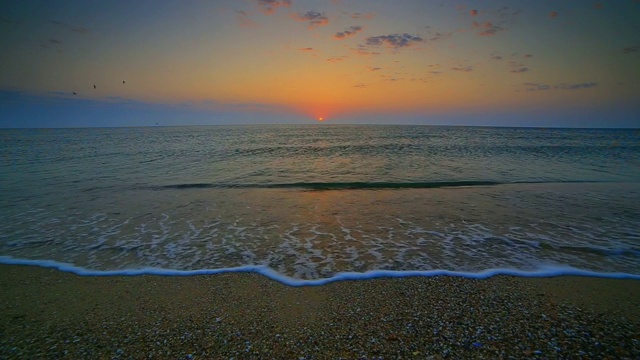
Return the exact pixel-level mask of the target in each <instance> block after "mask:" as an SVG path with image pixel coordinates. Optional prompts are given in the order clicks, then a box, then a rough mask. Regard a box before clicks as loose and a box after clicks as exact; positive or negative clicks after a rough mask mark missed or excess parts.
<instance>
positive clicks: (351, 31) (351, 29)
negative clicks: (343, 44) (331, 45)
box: [333, 26, 362, 40]
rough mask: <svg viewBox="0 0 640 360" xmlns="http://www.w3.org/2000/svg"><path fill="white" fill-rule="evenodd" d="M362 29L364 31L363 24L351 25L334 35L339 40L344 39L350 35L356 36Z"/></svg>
mask: <svg viewBox="0 0 640 360" xmlns="http://www.w3.org/2000/svg"><path fill="white" fill-rule="evenodd" d="M360 31H362V26H350V27H348V28H346V29H344V31H340V32H337V33H336V34H335V35H333V37H334V38H336V39H338V40H342V39H345V38H348V37H350V36H354V35H355V34H357V33H358V32H360Z"/></svg>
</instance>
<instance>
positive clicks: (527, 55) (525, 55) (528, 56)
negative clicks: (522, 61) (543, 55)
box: [522, 54, 533, 58]
mask: <svg viewBox="0 0 640 360" xmlns="http://www.w3.org/2000/svg"><path fill="white" fill-rule="evenodd" d="M522 57H523V58H530V57H533V55H531V54H524V55H522Z"/></svg>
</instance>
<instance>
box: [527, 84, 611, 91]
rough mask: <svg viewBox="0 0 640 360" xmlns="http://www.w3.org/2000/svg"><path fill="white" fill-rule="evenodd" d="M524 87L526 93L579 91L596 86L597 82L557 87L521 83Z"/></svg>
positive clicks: (558, 85) (559, 85)
mask: <svg viewBox="0 0 640 360" xmlns="http://www.w3.org/2000/svg"><path fill="white" fill-rule="evenodd" d="M523 85H524V86H525V87H526V89H525V90H526V91H546V90H579V89H589V88H592V87H596V86H598V83H597V82H587V83H578V84H564V83H562V84H557V85H548V84H540V83H532V82H526V83H523Z"/></svg>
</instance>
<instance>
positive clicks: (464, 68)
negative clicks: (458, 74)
mask: <svg viewBox="0 0 640 360" xmlns="http://www.w3.org/2000/svg"><path fill="white" fill-rule="evenodd" d="M451 70H454V71H462V72H471V71H473V66H454V67H452V68H451Z"/></svg>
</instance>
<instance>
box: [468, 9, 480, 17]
mask: <svg viewBox="0 0 640 360" xmlns="http://www.w3.org/2000/svg"><path fill="white" fill-rule="evenodd" d="M469 15H471V16H478V10H476V9H473V10H471V11H469Z"/></svg>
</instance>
